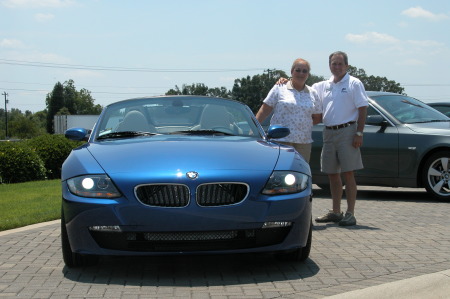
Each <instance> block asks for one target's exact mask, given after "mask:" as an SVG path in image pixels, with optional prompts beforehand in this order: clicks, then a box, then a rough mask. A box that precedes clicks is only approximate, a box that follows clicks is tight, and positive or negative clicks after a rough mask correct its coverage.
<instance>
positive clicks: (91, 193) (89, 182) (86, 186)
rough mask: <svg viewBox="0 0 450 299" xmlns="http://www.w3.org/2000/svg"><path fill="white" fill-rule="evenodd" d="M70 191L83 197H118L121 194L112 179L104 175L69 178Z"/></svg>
mask: <svg viewBox="0 0 450 299" xmlns="http://www.w3.org/2000/svg"><path fill="white" fill-rule="evenodd" d="M67 185H68V186H69V190H70V192H72V193H73V194H75V195H78V196H82V197H93V198H116V197H120V196H121V194H120V192H119V191H118V190H117V188H116V187H115V186H114V184H113V182H112V181H111V179H110V178H109V177H108V176H107V175H105V174H103V175H101V174H100V175H84V176H79V177H75V178H71V179H68V180H67Z"/></svg>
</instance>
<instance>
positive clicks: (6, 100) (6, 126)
mask: <svg viewBox="0 0 450 299" xmlns="http://www.w3.org/2000/svg"><path fill="white" fill-rule="evenodd" d="M2 95H4V96H5V139H8V109H7V107H6V104H8V99H7V98H6V96H7V95H8V94H7V93H6V92H5V91H4V92H3V93H2Z"/></svg>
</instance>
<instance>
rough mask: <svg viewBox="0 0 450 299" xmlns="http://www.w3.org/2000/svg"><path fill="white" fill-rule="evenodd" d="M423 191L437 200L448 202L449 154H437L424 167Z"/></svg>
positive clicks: (449, 181)
mask: <svg viewBox="0 0 450 299" xmlns="http://www.w3.org/2000/svg"><path fill="white" fill-rule="evenodd" d="M423 182H424V184H425V189H427V191H428V192H429V193H431V194H432V195H433V196H434V197H436V198H437V199H439V200H450V152H445V151H441V152H437V153H435V154H433V155H432V156H430V157H429V158H428V159H427V161H426V162H425V165H424V170H423Z"/></svg>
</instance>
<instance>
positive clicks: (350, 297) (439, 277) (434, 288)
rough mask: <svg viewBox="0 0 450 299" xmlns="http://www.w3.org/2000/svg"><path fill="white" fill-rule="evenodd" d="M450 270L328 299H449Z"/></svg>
mask: <svg viewBox="0 0 450 299" xmlns="http://www.w3.org/2000/svg"><path fill="white" fill-rule="evenodd" d="M449 294H450V270H446V271H441V272H436V273H432V274H426V275H421V276H417V277H413V278H409V279H403V280H399V281H394V282H389V283H385V284H381V285H377V286H373V287H368V288H365V289H361V290H356V291H351V292H347V293H342V294H339V295H334V296H330V297H326V298H328V299H344V298H345V299H356V298H358V299H359V298H364V299H379V298H396V299H402V298H404V299H406V298H408V299H415V298H417V299H422V298H449Z"/></svg>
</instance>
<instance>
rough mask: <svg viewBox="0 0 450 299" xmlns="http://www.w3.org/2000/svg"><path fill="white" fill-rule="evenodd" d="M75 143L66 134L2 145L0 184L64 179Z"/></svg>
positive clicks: (0, 143)
mask: <svg viewBox="0 0 450 299" xmlns="http://www.w3.org/2000/svg"><path fill="white" fill-rule="evenodd" d="M81 144H83V142H75V141H72V140H69V139H67V138H65V137H64V136H63V135H41V136H38V137H35V138H33V139H29V140H25V141H16V142H0V182H1V183H20V182H27V181H36V180H44V179H58V178H60V177H61V167H62V163H63V162H64V160H65V159H66V158H67V156H68V155H69V154H70V152H71V151H72V149H74V148H76V147H78V146H80V145H81Z"/></svg>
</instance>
